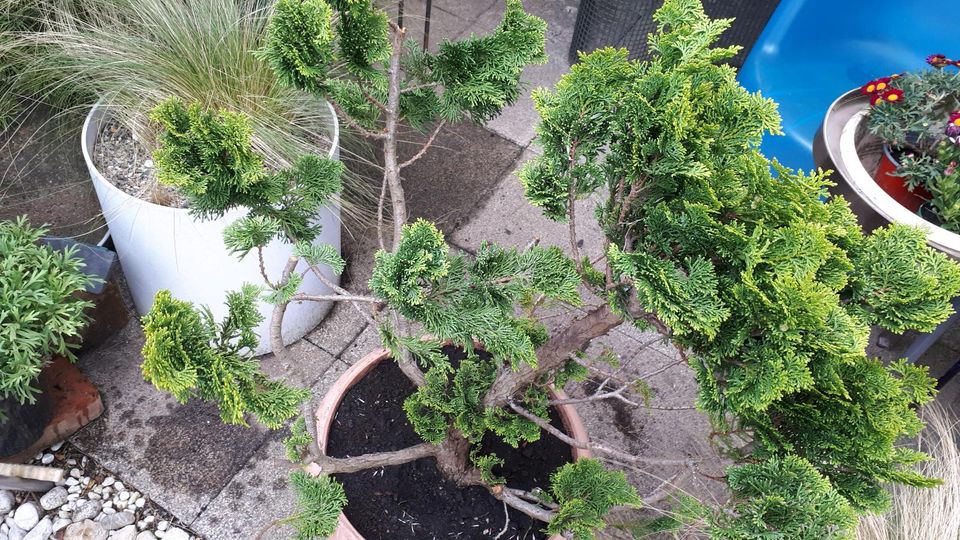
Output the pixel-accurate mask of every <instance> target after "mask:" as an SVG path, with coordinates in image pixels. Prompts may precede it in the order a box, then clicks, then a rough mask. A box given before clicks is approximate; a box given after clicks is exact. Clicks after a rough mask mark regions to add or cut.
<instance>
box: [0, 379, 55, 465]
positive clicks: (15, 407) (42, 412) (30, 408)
mask: <svg viewBox="0 0 960 540" xmlns="http://www.w3.org/2000/svg"><path fill="white" fill-rule="evenodd" d="M0 412H2V413H3V414H4V415H6V417H7V420H6V421H5V422H3V423H0V460H3V459H4V458H6V457H9V456H14V455H16V454H19V453H20V452H23V451H24V450H26V449H27V448H29V447H30V446H31V445H33V443H35V442H36V441H37V440H38V439H39V438H40V436H41V435H43V430H44V428H46V427H47V424H49V423H50V419H51V418H52V417H53V401H52V399H51V398H50V397H49V395H47V394H46V393H43V392H41V393H40V394H39V395H38V396H37V401H36V402H35V403H27V404H22V405H21V404H20V402H18V401H17V400H16V399H12V398H8V399H3V400H0Z"/></svg>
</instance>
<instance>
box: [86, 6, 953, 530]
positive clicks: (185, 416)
mask: <svg viewBox="0 0 960 540" xmlns="http://www.w3.org/2000/svg"><path fill="white" fill-rule="evenodd" d="M576 3H577V2H576V0H527V1H526V2H525V5H526V6H527V8H528V9H529V10H530V11H532V12H533V13H535V14H537V15H540V16H542V17H544V18H546V19H547V20H548V23H550V28H551V30H550V34H549V35H548V45H547V47H548V53H549V54H550V56H551V60H550V62H549V63H548V64H546V65H545V66H537V67H533V68H530V69H528V70H527V72H526V73H525V76H524V80H525V81H527V82H528V84H529V86H531V87H533V86H537V85H550V84H552V83H553V82H555V81H556V80H557V79H558V78H559V76H560V74H562V73H563V72H565V71H566V70H567V68H568V66H567V64H566V56H567V47H568V45H569V42H570V35H571V33H572V29H573V20H574V19H575V15H576V12H575V9H572V8H573V6H575V5H576ZM501 4H502V3H501V2H500V1H499V0H483V1H479V2H457V1H456V0H436V1H435V2H434V7H435V11H434V19H433V21H432V26H433V30H432V36H431V40H432V43H433V44H434V47H435V46H436V43H438V42H439V39H440V38H441V37H450V38H455V37H463V36H465V35H468V34H469V33H470V32H482V31H484V30H487V29H489V28H492V27H493V26H494V25H495V24H496V23H497V22H498V20H499V15H500V14H501V13H502V5H501ZM406 5H407V17H408V18H412V17H415V16H416V15H415V14H416V13H422V7H419V6H422V0H407V2H406ZM418 9H419V11H418ZM411 20H412V19H411ZM407 24H408V25H410V26H411V28H415V27H416V26H417V25H414V24H413V23H410V22H408V23H407ZM411 37H413V38H417V33H416V31H415V30H412V31H411ZM535 121H536V113H535V111H533V108H532V101H531V100H530V98H529V92H527V93H525V94H524V96H523V97H522V98H521V100H520V101H519V102H518V103H517V104H516V105H514V106H512V107H509V108H508V109H507V110H506V111H505V112H504V114H503V115H502V116H501V117H500V118H498V119H496V120H494V121H493V122H491V123H490V124H489V125H488V126H487V128H486V129H484V128H478V127H475V126H471V125H460V126H455V127H447V128H444V130H443V132H442V133H441V135H440V136H439V137H438V142H437V148H436V149H435V150H434V151H432V152H431V153H429V154H427V155H426V156H425V157H424V158H422V159H421V160H420V161H419V162H418V163H416V164H415V165H414V166H412V167H410V168H408V169H406V170H405V171H404V176H405V185H406V186H407V189H408V192H409V196H410V203H411V208H410V213H411V216H412V217H421V216H422V217H427V218H429V219H433V220H437V221H439V224H440V227H441V228H442V229H443V231H444V232H445V234H446V235H447V237H448V240H449V241H450V243H451V244H452V245H454V246H455V247H460V248H463V249H465V250H468V251H473V250H475V249H476V248H477V247H478V246H479V243H480V242H481V241H483V240H493V241H498V242H501V243H504V244H507V245H513V246H524V245H527V244H528V243H529V242H530V241H531V240H532V239H534V238H539V239H540V242H541V244H542V245H558V246H561V247H563V248H564V249H567V250H569V247H568V245H567V244H568V242H567V236H566V225H565V224H558V223H554V222H551V221H549V220H546V219H545V218H543V217H542V216H541V215H540V214H539V211H537V210H536V209H534V208H532V207H530V206H529V205H528V204H527V203H526V202H525V200H524V199H523V197H522V189H521V188H520V186H519V182H518V180H517V178H516V176H515V174H514V172H515V171H516V169H517V168H518V167H519V166H520V165H521V164H522V163H523V162H524V161H526V160H527V159H529V157H530V156H532V155H534V153H535V152H536V151H537V150H536V148H535V147H532V146H530V143H531V140H532V138H533V126H534V125H535ZM416 137H418V135H414V134H411V135H410V138H411V139H416ZM414 147H415V146H414V145H412V144H411V145H408V146H407V147H406V148H405V150H406V153H407V155H408V156H409V155H410V153H411V152H412V150H411V149H412V148H414ZM592 206H593V201H589V200H587V201H581V202H580V203H578V206H577V209H578V220H577V222H578V225H580V228H579V232H580V236H581V239H582V240H583V241H584V246H585V248H584V249H585V252H586V253H587V254H588V255H590V256H596V255H598V254H599V251H598V248H597V246H600V245H601V244H600V240H601V237H600V235H599V231H597V230H596V228H595V226H593V227H591V225H592V223H593V220H592ZM352 232H353V235H352V238H350V237H349V236H346V235H345V242H344V245H345V247H344V253H345V256H346V258H347V259H348V262H349V267H348V271H347V274H346V275H345V276H344V286H345V287H346V288H348V289H350V290H351V291H356V292H362V291H365V290H366V288H367V285H366V278H367V276H369V270H370V267H371V265H372V255H373V253H374V252H375V250H376V248H377V242H376V239H375V232H374V231H373V230H371V229H367V230H364V231H352ZM579 313H580V312H579V311H578V310H577V309H576V308H555V311H554V312H553V313H551V315H552V317H551V318H550V319H549V323H550V326H557V325H559V324H561V323H562V322H563V321H564V320H569V319H570V318H571V317H575V316H577V315H578V314H579ZM954 335H956V334H954ZM944 341H945V342H947V343H949V344H950V345H945V344H941V345H939V346H937V347H935V348H934V349H931V352H930V353H928V355H927V356H928V357H930V356H931V355H939V356H940V357H941V358H944V357H946V358H952V357H955V356H956V355H957V354H960V353H957V349H956V347H960V344H957V343H956V342H957V340H956V339H954V340H944ZM378 343H379V341H378V339H377V334H376V331H375V329H374V328H372V327H369V326H368V325H367V324H366V322H365V321H364V319H363V318H362V317H361V316H360V315H359V314H357V313H356V312H355V310H353V309H352V308H351V307H350V306H348V305H338V306H336V307H335V308H334V309H333V311H332V312H331V314H330V315H329V316H328V317H327V318H326V319H325V320H324V322H323V323H321V324H320V325H319V326H318V328H317V329H316V330H314V331H313V332H311V333H310V334H308V335H307V337H306V338H305V339H303V340H301V341H299V342H298V343H296V344H295V345H294V346H293V347H292V348H291V353H292V356H293V359H294V361H293V362H290V363H289V364H286V365H283V364H280V363H279V362H277V360H276V359H275V358H274V357H273V356H272V355H267V356H265V357H264V358H263V364H264V366H265V369H266V371H267V372H268V373H269V374H270V375H272V376H284V377H287V378H288V379H290V380H292V381H294V382H296V383H298V384H302V385H305V386H310V387H311V388H312V390H313V395H314V396H316V397H319V396H321V395H323V393H324V392H325V391H326V389H327V388H328V387H329V385H330V384H332V382H333V381H334V380H335V379H336V377H337V376H339V375H340V374H341V373H342V372H343V371H344V370H345V369H346V368H347V367H348V366H349V365H351V364H352V363H353V362H355V361H356V360H357V359H359V358H360V357H362V356H363V355H365V354H367V353H368V352H370V351H371V350H372V349H374V348H375V347H377V346H378ZM142 346H143V334H142V331H141V330H140V328H139V324H138V323H137V322H136V321H135V320H132V321H131V323H130V324H129V325H128V326H127V328H125V329H124V330H123V331H122V332H121V333H120V334H119V335H117V336H116V337H114V338H113V339H112V340H111V341H110V342H108V343H107V344H106V345H104V346H102V347H101V348H100V349H98V350H95V351H92V352H89V353H86V354H85V355H83V356H82V358H81V367H82V368H83V369H84V371H85V372H86V373H87V374H88V375H89V376H90V378H91V379H93V381H94V382H95V383H97V384H98V385H99V386H100V388H101V392H102V395H103V400H104V403H105V405H106V412H105V413H104V415H103V417H101V419H99V420H97V421H96V422H94V423H93V424H91V425H90V426H88V427H87V428H86V429H85V430H83V431H82V432H80V433H79V434H77V435H76V436H75V437H74V438H73V439H72V440H73V442H74V443H75V444H76V445H77V446H78V447H79V448H80V449H81V450H82V451H84V452H85V453H87V454H88V455H90V456H91V457H93V458H94V459H96V460H97V461H98V462H100V463H101V464H102V465H103V466H105V467H107V468H108V469H111V470H112V471H113V472H115V473H116V474H117V475H118V476H120V477H121V478H123V479H124V482H126V483H129V484H130V485H131V486H134V487H135V488H136V489H138V490H140V491H141V492H143V493H145V494H147V495H148V496H149V497H150V498H151V499H153V500H154V501H155V502H156V503H158V504H159V505H161V506H163V507H164V508H166V509H167V510H169V511H171V512H172V513H174V514H175V515H176V516H177V517H178V518H179V519H181V520H182V521H183V522H184V523H185V524H187V525H189V526H191V527H192V528H193V529H194V530H195V531H196V532H198V533H200V534H202V535H204V536H205V537H207V538H209V539H211V540H213V539H237V538H249V537H252V536H253V535H255V534H256V533H257V531H258V530H259V529H260V528H262V527H263V526H264V525H266V524H268V523H270V522H272V521H273V520H276V519H280V518H282V517H284V516H285V515H287V514H288V513H289V512H290V511H291V510H292V506H291V503H292V498H293V496H292V493H291V492H290V490H289V489H287V488H286V486H285V477H286V475H287V474H288V473H289V472H290V470H291V468H290V465H289V464H287V463H285V462H284V460H283V459H282V445H281V442H280V441H281V439H282V438H283V436H284V432H285V430H280V431H277V432H269V431H267V430H265V429H264V428H262V427H259V426H256V425H254V426H252V427H249V428H244V427H237V426H224V425H222V423H221V422H220V420H219V416H218V414H217V411H216V409H215V407H212V406H210V405H208V404H202V403H200V402H198V401H191V402H189V403H187V404H185V405H180V404H178V403H177V402H176V401H175V400H174V399H173V398H171V397H170V396H169V395H167V394H164V393H161V392H159V391H157V390H155V389H154V388H153V387H152V386H151V385H149V384H148V383H146V382H144V381H143V378H142V375H141V373H140V370H139V362H140V349H141V347H142ZM604 346H605V347H609V348H610V349H612V350H613V351H615V352H616V353H617V354H618V355H620V356H621V357H622V358H623V360H624V361H623V367H622V371H621V373H620V375H621V376H623V377H630V376H633V377H636V376H640V375H644V374H650V373H653V372H657V373H656V375H654V376H652V377H651V378H650V380H649V384H650V386H651V390H652V396H653V397H652V400H651V402H650V404H651V405H652V406H653V407H678V408H679V410H671V411H657V410H647V409H635V408H627V407H626V406H625V404H622V403H592V404H587V405H583V406H581V407H579V408H580V411H581V414H582V415H583V417H584V419H585V422H586V424H587V429H588V431H589V432H590V433H591V435H592V436H594V437H597V438H600V439H605V440H608V441H610V442H611V443H613V444H617V445H619V446H621V447H622V448H625V449H628V450H631V451H637V452H643V453H644V454H646V455H656V456H665V457H678V456H683V457H691V458H705V459H707V460H708V461H709V460H712V461H710V463H709V465H711V466H714V465H715V466H717V467H720V466H722V462H720V461H717V460H715V459H714V458H713V457H712V456H713V453H712V451H711V449H710V448H709V445H708V442H707V437H706V436H707V434H708V433H709V424H708V423H707V422H706V420H705V418H704V417H703V415H701V414H700V413H698V412H696V411H693V410H689V407H690V406H692V405H693V402H694V399H695V390H696V386H695V384H694V382H693V378H692V374H691V373H690V371H689V370H688V369H687V368H686V367H684V366H675V367H672V368H669V369H667V370H665V371H662V372H658V370H659V369H661V368H664V367H665V366H667V365H670V364H672V363H674V362H676V352H675V351H674V350H673V349H672V347H670V346H669V345H667V344H664V343H662V342H660V341H659V340H658V339H656V336H653V335H652V334H650V333H646V332H641V331H639V330H636V329H633V328H628V327H625V326H622V327H620V328H618V329H617V330H615V331H613V332H611V334H610V335H608V336H606V337H605V338H602V339H600V340H598V342H597V343H596V344H594V345H593V346H592V347H591V351H590V352H591V353H593V354H596V353H597V352H598V351H599V350H600V349H601V348H602V347H604ZM886 350H887V353H888V354H892V355H895V354H896V347H895V346H894V345H890V346H888V348H887V349H886ZM924 360H925V361H926V360H931V359H930V358H925V359H924ZM932 361H933V362H934V363H937V362H941V363H942V360H941V359H938V358H935V359H932ZM958 387H960V381H954V382H953V383H952V384H951V385H949V386H948V387H947V389H946V390H947V391H946V392H944V393H943V395H942V399H946V400H947V401H953V402H956V401H957V400H956V395H957V389H958ZM590 389H591V388H590V384H589V382H588V383H586V384H585V385H583V386H581V387H579V388H574V389H573V394H574V395H582V394H583V393H584V392H589V391H590ZM950 396H953V397H950ZM708 468H709V467H708ZM627 472H628V474H629V475H630V477H631V479H633V480H634V481H636V482H637V484H638V485H639V486H640V489H641V490H642V491H644V492H650V491H652V490H654V489H656V488H657V487H658V486H659V485H660V483H661V482H662V481H663V479H665V478H672V476H673V475H674V473H675V472H676V471H670V470H647V471H638V470H628V471H627ZM714 472H716V471H714ZM707 482H709V481H707ZM677 483H678V484H679V485H680V486H681V487H683V488H684V489H687V490H689V491H690V492H691V493H693V494H695V495H698V496H701V497H705V498H716V497H722V495H723V491H722V489H720V488H719V487H718V486H717V485H709V484H705V483H704V482H703V481H701V480H693V479H679V480H678V482H677ZM290 536H291V531H290V530H289V529H285V528H277V529H274V530H272V531H271V533H270V534H268V535H266V536H265V538H277V539H280V538H288V537H290ZM608 536H610V537H618V536H620V534H619V533H616V532H610V533H608Z"/></svg>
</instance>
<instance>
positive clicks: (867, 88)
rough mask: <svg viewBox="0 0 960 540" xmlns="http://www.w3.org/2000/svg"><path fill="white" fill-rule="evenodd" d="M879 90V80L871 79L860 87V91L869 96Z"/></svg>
mask: <svg viewBox="0 0 960 540" xmlns="http://www.w3.org/2000/svg"><path fill="white" fill-rule="evenodd" d="M876 91H877V81H870V82H868V83H867V84H865V85H863V86H861V87H860V93H861V94H863V95H865V96H869V95H870V94H872V93H874V92H876Z"/></svg>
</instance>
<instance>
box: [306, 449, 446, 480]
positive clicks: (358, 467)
mask: <svg viewBox="0 0 960 540" xmlns="http://www.w3.org/2000/svg"><path fill="white" fill-rule="evenodd" d="M436 454H437V447H436V446H434V445H432V444H430V443H426V442H425V443H420V444H418V445H416V446H410V447H407V448H404V449H403V450H394V451H392V452H373V453H370V454H363V455H359V456H353V457H346V458H335V457H330V456H315V458H314V459H313V460H312V461H311V462H310V463H308V464H307V465H306V467H305V470H306V471H307V473H309V474H311V475H313V476H319V475H321V474H346V473H354V472H358V471H364V470H367V469H376V468H379V467H389V466H391V465H403V464H404V463H409V462H411V461H416V460H418V459H423V458H427V457H433V456H435V455H436Z"/></svg>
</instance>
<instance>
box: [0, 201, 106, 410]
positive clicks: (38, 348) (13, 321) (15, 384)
mask: <svg viewBox="0 0 960 540" xmlns="http://www.w3.org/2000/svg"><path fill="white" fill-rule="evenodd" d="M45 233H46V230H45V229H43V228H35V227H32V226H30V224H29V223H27V220H26V218H25V217H21V218H18V219H17V220H15V221H2V222H0V399H8V398H12V399H15V400H16V401H18V402H19V403H21V404H23V403H33V402H35V401H36V399H37V394H38V393H39V390H38V389H37V388H36V386H34V383H35V382H36V380H37V377H39V376H40V370H41V369H42V368H43V366H44V365H45V364H46V363H47V362H48V361H49V360H50V358H51V356H53V355H59V356H65V357H67V358H69V359H74V355H73V352H72V350H73V349H74V348H76V347H77V341H78V338H79V336H80V331H81V330H82V329H83V327H84V325H85V324H86V323H87V317H86V315H85V314H84V310H85V309H86V308H87V307H89V306H91V303H90V302H88V301H86V300H81V299H80V298H78V297H77V296H76V294H77V293H79V292H82V291H83V290H84V289H85V288H86V286H87V285H88V284H89V283H90V281H91V279H92V278H90V277H89V276H87V275H86V274H84V273H83V261H82V260H81V259H80V258H79V257H77V256H76V253H75V251H76V250H75V248H72V247H71V248H67V249H65V250H63V251H58V250H54V249H53V248H51V247H49V246H45V245H42V244H40V243H38V242H39V240H40V238H41V237H43V235H44V234H45ZM0 421H5V418H3V414H2V412H0Z"/></svg>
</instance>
